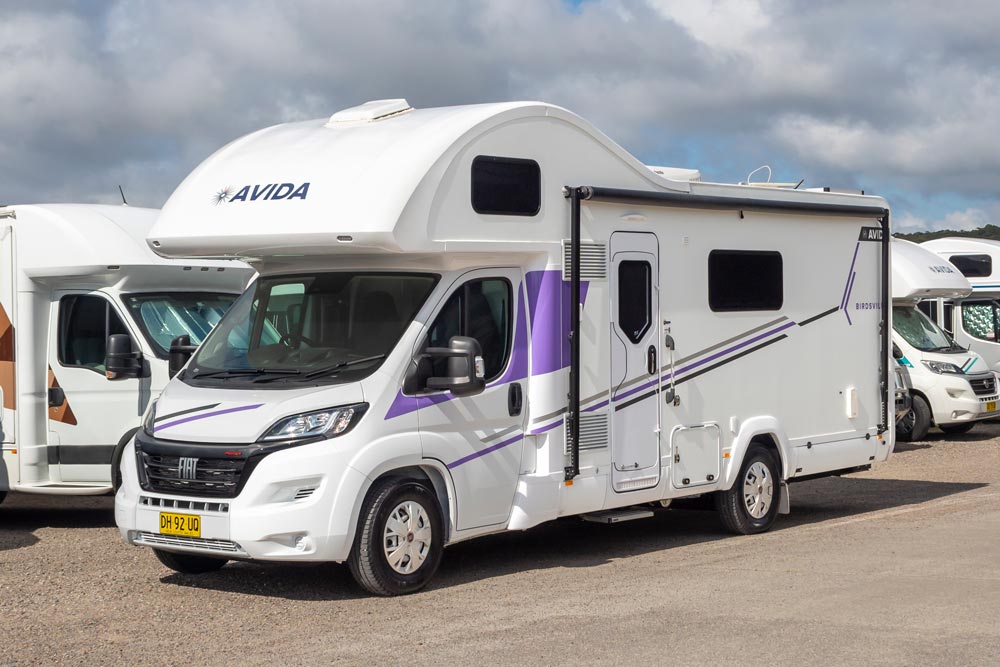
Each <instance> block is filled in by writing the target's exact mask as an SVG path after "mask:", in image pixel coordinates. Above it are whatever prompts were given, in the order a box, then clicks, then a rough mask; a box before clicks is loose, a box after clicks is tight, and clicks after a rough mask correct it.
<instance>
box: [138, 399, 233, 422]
mask: <svg viewBox="0 0 1000 667" xmlns="http://www.w3.org/2000/svg"><path fill="white" fill-rule="evenodd" d="M217 407H219V404H218V403H212V404H211V405H200V406H198V407H197V408H188V409H187V410H181V411H179V412H171V413H170V414H169V415H157V416H156V419H154V420H153V423H154V424H155V423H157V422H161V421H163V420H164V419H170V418H171V417H180V416H181V415H189V414H191V413H192V412H201V411H202V410H211V409H212V408H217Z"/></svg>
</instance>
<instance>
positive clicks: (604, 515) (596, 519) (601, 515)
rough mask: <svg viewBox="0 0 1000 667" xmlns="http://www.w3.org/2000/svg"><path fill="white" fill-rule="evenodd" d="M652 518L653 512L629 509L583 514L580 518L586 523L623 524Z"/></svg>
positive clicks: (634, 508) (635, 508)
mask: <svg viewBox="0 0 1000 667" xmlns="http://www.w3.org/2000/svg"><path fill="white" fill-rule="evenodd" d="M651 516H653V510H647V509H639V508H637V507H627V508H624V509H620V510H605V511H603V512H591V513H590V514H581V515H580V518H581V519H583V520H584V521H592V522H593V523H621V522H622V521H634V520H635V519H648V518H649V517H651Z"/></svg>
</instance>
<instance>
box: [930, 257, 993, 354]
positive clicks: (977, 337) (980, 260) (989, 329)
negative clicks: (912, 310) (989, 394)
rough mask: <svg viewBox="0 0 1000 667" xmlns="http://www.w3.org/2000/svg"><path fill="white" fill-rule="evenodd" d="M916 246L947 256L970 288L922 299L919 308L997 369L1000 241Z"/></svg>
mask: <svg viewBox="0 0 1000 667" xmlns="http://www.w3.org/2000/svg"><path fill="white" fill-rule="evenodd" d="M920 245H921V246H923V247H924V248H927V249H928V250H931V251H933V252H935V253H937V254H938V255H940V256H941V257H944V258H945V259H947V260H948V261H949V262H950V263H951V264H952V265H954V266H955V268H957V269H958V270H959V271H960V272H961V273H962V275H964V276H965V277H966V279H968V281H969V284H970V285H971V287H972V293H971V294H969V295H968V296H965V297H963V298H958V299H950V300H945V299H935V300H933V301H926V302H922V303H921V304H920V308H921V310H923V311H924V312H925V313H927V315H928V316H929V317H930V318H931V319H932V320H935V321H936V322H937V323H938V325H940V326H941V327H942V328H943V329H945V330H946V331H948V332H949V333H951V334H952V336H954V338H955V342H956V343H958V344H959V345H961V346H963V347H967V348H969V349H971V350H973V351H974V352H976V353H977V354H979V356H981V357H982V358H983V360H984V361H985V362H986V364H987V365H988V366H989V367H990V369H991V370H993V371H994V372H1000V241H993V240H990V239H973V238H943V239H934V240H932V241H925V242H924V243H921V244H920ZM994 266H997V267H998V269H997V271H996V272H994V269H993V267H994ZM956 309H957V312H956Z"/></svg>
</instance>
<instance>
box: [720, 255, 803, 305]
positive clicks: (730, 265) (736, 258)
mask: <svg viewBox="0 0 1000 667" xmlns="http://www.w3.org/2000/svg"><path fill="white" fill-rule="evenodd" d="M783 302H784V286H783V277H782V264H781V253H778V252H773V251H756V250H713V251H712V252H710V253H709V255H708V305H709V307H710V308H711V309H712V310H714V311H717V312H725V311H734V310H779V309H780V308H781V304H782V303H783Z"/></svg>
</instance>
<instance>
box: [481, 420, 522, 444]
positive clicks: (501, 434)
mask: <svg viewBox="0 0 1000 667" xmlns="http://www.w3.org/2000/svg"><path fill="white" fill-rule="evenodd" d="M520 428H521V425H520V424H515V425H514V426H511V427H509V428H505V429H503V430H502V431H497V432H496V433H494V434H493V435H490V436H487V437H485V438H483V439H482V440H480V442H482V443H483V444H486V443H487V442H493V441H494V440H497V439H499V438H502V437H504V436H505V435H510V434H511V433H513V432H514V431H517V430H519V429H520Z"/></svg>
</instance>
